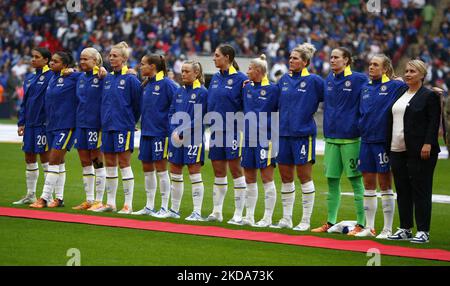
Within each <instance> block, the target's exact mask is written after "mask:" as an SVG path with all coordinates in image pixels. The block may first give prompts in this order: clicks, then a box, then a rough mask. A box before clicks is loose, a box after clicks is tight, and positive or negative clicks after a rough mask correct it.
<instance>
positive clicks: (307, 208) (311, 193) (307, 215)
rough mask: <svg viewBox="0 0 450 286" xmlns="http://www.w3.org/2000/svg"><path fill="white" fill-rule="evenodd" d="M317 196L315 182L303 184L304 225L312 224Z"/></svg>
mask: <svg viewBox="0 0 450 286" xmlns="http://www.w3.org/2000/svg"><path fill="white" fill-rule="evenodd" d="M315 196H316V189H315V187H314V182H313V181H312V180H311V181H309V182H307V183H304V184H302V204H303V214H302V221H301V222H303V223H307V224H309V223H310V222H311V214H312V212H313V208H314V199H315Z"/></svg>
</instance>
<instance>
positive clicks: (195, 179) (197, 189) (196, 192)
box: [189, 173, 205, 215]
mask: <svg viewBox="0 0 450 286" xmlns="http://www.w3.org/2000/svg"><path fill="white" fill-rule="evenodd" d="M189 178H190V179H191V183H192V202H193V203H194V212H196V213H198V214H199V215H202V203H203V194H204V192H205V187H204V186H203V181H202V174H200V173H197V174H192V175H189Z"/></svg>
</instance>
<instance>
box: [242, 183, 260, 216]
mask: <svg viewBox="0 0 450 286" xmlns="http://www.w3.org/2000/svg"><path fill="white" fill-rule="evenodd" d="M257 200H258V185H257V184H256V183H251V184H247V192H246V194H245V209H246V211H245V216H246V217H247V218H254V217H255V208H256V201H257Z"/></svg>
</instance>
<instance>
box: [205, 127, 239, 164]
mask: <svg viewBox="0 0 450 286" xmlns="http://www.w3.org/2000/svg"><path fill="white" fill-rule="evenodd" d="M216 132H218V131H216ZM216 132H214V133H212V134H211V139H210V141H209V142H210V143H209V154H208V158H209V159H211V160H234V159H236V158H239V157H241V156H242V140H243V139H244V138H243V136H242V133H241V132H239V133H235V134H233V136H232V138H231V140H228V141H230V142H229V143H230V144H228V145H230V146H227V139H226V136H225V133H224V132H222V133H220V134H217V133H216ZM219 132H220V131H219ZM219 136H222V138H223V141H222V147H218V146H212V143H211V142H212V141H213V140H215V139H216V137H217V138H220V137H219ZM216 144H218V143H217V142H216Z"/></svg>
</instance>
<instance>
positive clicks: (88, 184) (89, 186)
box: [83, 165, 95, 202]
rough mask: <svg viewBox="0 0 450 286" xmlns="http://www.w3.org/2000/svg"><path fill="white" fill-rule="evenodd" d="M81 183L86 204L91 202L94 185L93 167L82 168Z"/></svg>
mask: <svg viewBox="0 0 450 286" xmlns="http://www.w3.org/2000/svg"><path fill="white" fill-rule="evenodd" d="M83 183H84V190H85V192H86V200H87V201H88V202H93V201H94V184H95V171H94V166H93V165H90V166H87V167H83Z"/></svg>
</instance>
